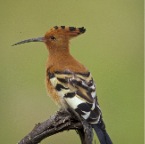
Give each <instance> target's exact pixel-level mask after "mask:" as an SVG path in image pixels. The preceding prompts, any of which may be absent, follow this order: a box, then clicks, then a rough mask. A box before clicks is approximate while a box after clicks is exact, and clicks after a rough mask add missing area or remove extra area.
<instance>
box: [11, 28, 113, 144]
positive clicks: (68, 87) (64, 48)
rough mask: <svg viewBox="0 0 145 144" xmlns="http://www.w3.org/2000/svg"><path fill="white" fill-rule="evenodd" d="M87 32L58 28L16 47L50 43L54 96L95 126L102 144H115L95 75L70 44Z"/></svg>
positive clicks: (50, 85) (48, 75) (49, 67)
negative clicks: (104, 117)
mask: <svg viewBox="0 0 145 144" xmlns="http://www.w3.org/2000/svg"><path fill="white" fill-rule="evenodd" d="M85 31H86V29H85V28H84V27H81V28H76V27H65V26H60V27H58V26H55V27H53V28H51V29H50V30H49V31H48V32H46V34H45V36H44V37H38V38H32V39H27V40H24V41H21V42H18V43H16V44H14V45H18V44H24V43H28V42H44V43H45V44H46V47H47V49H48V51H49V56H48V61H47V65H46V85H47V90H48V93H49V95H50V97H51V98H52V99H53V101H54V102H55V103H57V104H58V105H59V106H60V108H61V109H64V110H66V111H68V110H69V112H71V113H72V114H74V115H76V116H77V117H78V118H79V119H83V120H85V121H87V122H88V123H89V124H91V125H92V128H94V130H95V132H96V134H97V136H98V139H99V141H100V143H101V144H112V141H111V139H110V137H109V135H108V134H107V132H106V128H105V124H104V122H103V119H102V112H101V109H100V106H99V104H98V100H97V96H96V86H95V83H94V80H93V78H92V75H91V73H90V72H89V70H88V69H87V68H86V67H85V66H84V65H83V64H81V63H80V62H79V61H77V60H76V59H75V58H74V57H73V56H72V55H71V54H70V49H69V41H70V40H71V39H72V38H74V37H77V36H79V35H81V34H83V33H85Z"/></svg>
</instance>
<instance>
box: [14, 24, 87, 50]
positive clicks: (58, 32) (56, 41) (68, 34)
mask: <svg viewBox="0 0 145 144" xmlns="http://www.w3.org/2000/svg"><path fill="white" fill-rule="evenodd" d="M85 31H86V29H85V28H84V27H81V28H76V27H65V26H60V27H58V26H55V27H53V28H51V29H50V30H49V31H48V32H46V34H45V35H44V37H38V38H31V39H27V40H23V41H20V42H18V43H15V44H13V46H14V45H19V44H24V43H29V42H44V43H45V44H46V45H47V48H48V49H49V50H51V49H54V48H55V49H56V48H57V49H58V48H59V49H66V48H68V44H69V40H70V39H71V38H74V37H76V36H78V35H80V34H83V33H84V32H85Z"/></svg>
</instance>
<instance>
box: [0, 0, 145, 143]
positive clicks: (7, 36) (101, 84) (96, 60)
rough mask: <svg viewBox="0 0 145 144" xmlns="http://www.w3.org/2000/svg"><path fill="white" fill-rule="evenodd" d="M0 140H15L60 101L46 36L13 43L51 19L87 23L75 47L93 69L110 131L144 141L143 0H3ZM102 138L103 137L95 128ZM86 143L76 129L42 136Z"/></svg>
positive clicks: (118, 138)
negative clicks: (52, 93)
mask: <svg viewBox="0 0 145 144" xmlns="http://www.w3.org/2000/svg"><path fill="white" fill-rule="evenodd" d="M0 11H1V13H0V18H1V22H0V115H1V116H0V123H1V128H0V140H1V143H2V144H9V143H11V144H15V143H17V142H18V141H19V140H20V139H21V138H22V137H23V136H25V135H26V134H27V133H28V132H29V131H30V130H31V129H32V128H33V127H34V125H35V124H36V123H38V122H42V121H44V120H45V119H47V118H49V117H50V115H52V114H53V113H55V112H56V110H57V109H58V108H57V106H56V105H54V103H53V102H52V101H51V100H50V98H49V97H48V96H47V94H46V90H45V81H44V79H45V62H46V59H47V50H46V48H45V45H44V44H42V43H31V44H25V45H20V46H15V47H12V46H11V45H12V44H13V43H15V42H17V41H20V40H23V39H26V38H31V37H37V36H42V35H44V34H45V32H46V31H47V30H48V29H49V28H50V27H52V26H55V25H66V26H84V27H86V29H87V32H86V33H85V34H84V35H81V36H80V37H78V38H76V39H73V40H72V41H71V52H72V54H73V55H74V56H75V57H77V59H79V60H80V61H81V62H82V63H84V64H85V65H86V66H87V67H88V68H89V69H90V71H91V72H92V74H93V76H94V79H95V81H96V82H97V94H98V99H99V103H100V105H101V108H102V111H103V116H104V121H105V123H106V126H107V131H108V133H109V134H110V136H111V138H112V140H113V141H114V143H115V144H136V143H137V144H143V137H144V134H143V123H144V119H143V118H144V117H143V109H144V107H143V106H144V103H143V89H144V85H143V81H144V78H143V75H144V71H143V70H144V69H143V66H144V64H143V54H144V53H143V41H144V39H143V26H144V24H143V1H142V0H117V1H115V0H110V1H100V0H91V1H84V0H71V1H68V0H61V1H57V0H43V1H34V0H30V1H24V0H21V1H18V0H13V1H8V0H5V1H2V2H1V4H0ZM95 140H96V142H98V140H97V138H96V136H95ZM46 143H51V144H57V143H59V144H60V143H62V144H68V143H69V144H74V143H80V142H79V138H78V136H77V135H76V133H75V132H72V131H71V132H64V133H60V134H58V135H55V136H52V137H50V138H48V139H46V140H44V141H43V142H42V144H46Z"/></svg>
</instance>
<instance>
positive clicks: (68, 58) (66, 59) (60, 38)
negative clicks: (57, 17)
mask: <svg viewBox="0 0 145 144" xmlns="http://www.w3.org/2000/svg"><path fill="white" fill-rule="evenodd" d="M71 28H72V31H71V30H70V27H65V28H63V27H58V28H57V29H56V28H52V29H50V31H48V32H47V33H46V34H45V39H46V41H45V43H46V46H47V48H48V51H49V56H48V61H47V64H46V69H47V71H46V85H47V89H48V92H49V95H50V96H51V97H52V99H53V100H54V101H55V102H56V103H58V104H60V96H58V94H57V92H56V90H55V88H54V87H53V86H52V84H51V82H50V80H49V78H47V77H48V72H50V73H54V72H55V71H64V70H69V71H72V72H83V73H84V72H87V71H88V70H87V69H86V68H85V67H84V66H83V65H82V64H81V63H80V62H78V61H77V60H76V59H75V58H74V57H73V56H72V55H71V54H70V51H69V40H70V39H71V38H73V37H75V36H78V35H79V34H81V32H80V30H79V29H78V28H74V27H71ZM51 38H53V39H51Z"/></svg>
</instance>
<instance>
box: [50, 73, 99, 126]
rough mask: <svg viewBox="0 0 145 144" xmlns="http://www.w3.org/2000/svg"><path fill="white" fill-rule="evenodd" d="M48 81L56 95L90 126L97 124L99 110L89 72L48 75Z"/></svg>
mask: <svg viewBox="0 0 145 144" xmlns="http://www.w3.org/2000/svg"><path fill="white" fill-rule="evenodd" d="M48 75H49V79H50V82H51V84H52V85H53V86H54V88H55V90H56V91H57V93H58V95H59V96H60V97H61V98H63V99H64V100H65V101H66V103H67V105H68V106H69V107H70V108H71V109H73V110H74V111H75V112H77V113H78V114H79V115H80V116H81V117H83V118H84V119H85V120H87V121H88V122H90V123H91V124H95V123H98V121H99V120H100V117H101V110H100V107H99V104H98V102H97V98H96V88H95V84H94V82H93V79H92V76H91V74H90V72H88V73H73V72H70V71H65V72H59V71H57V72H54V73H49V74H48Z"/></svg>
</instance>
